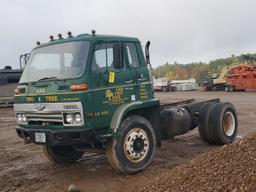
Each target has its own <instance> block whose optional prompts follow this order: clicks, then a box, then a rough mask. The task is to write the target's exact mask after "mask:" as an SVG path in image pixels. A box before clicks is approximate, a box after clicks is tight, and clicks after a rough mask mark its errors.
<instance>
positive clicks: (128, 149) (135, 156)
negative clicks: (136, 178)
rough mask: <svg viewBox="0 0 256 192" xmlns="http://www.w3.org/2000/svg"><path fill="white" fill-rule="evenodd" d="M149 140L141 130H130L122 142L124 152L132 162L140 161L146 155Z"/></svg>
mask: <svg viewBox="0 0 256 192" xmlns="http://www.w3.org/2000/svg"><path fill="white" fill-rule="evenodd" d="M148 151H149V140H148V136H147V133H146V132H145V131H144V130H143V129H141V128H134V129H132V130H131V131H130V132H129V133H128V134H127V136H126V137H125V140H124V152H125V155H126V157H127V158H128V159H129V160H130V161H132V162H139V161H142V160H143V159H144V158H145V157H146V156H147V154H148Z"/></svg>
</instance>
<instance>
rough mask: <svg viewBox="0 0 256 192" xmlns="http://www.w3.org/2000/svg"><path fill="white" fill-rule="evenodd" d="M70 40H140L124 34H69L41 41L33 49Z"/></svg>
mask: <svg viewBox="0 0 256 192" xmlns="http://www.w3.org/2000/svg"><path fill="white" fill-rule="evenodd" d="M72 41H90V42H96V41H125V42H140V41H139V39H138V38H135V37H126V36H120V35H98V34H95V35H93V34H87V33H84V34H80V35H77V36H71V37H70V36H69V37H66V38H57V39H54V40H50V41H49V42H46V43H42V44H40V45H38V46H36V47H35V48H34V49H37V48H39V47H44V46H48V45H54V44H59V43H66V42H72Z"/></svg>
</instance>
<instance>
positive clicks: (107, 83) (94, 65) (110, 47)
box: [91, 42, 135, 129]
mask: <svg viewBox="0 0 256 192" xmlns="http://www.w3.org/2000/svg"><path fill="white" fill-rule="evenodd" d="M91 79H92V86H93V96H94V117H93V120H92V122H93V127H94V128H96V129H97V128H102V127H106V128H107V127H108V126H109V124H110V122H111V119H112V115H113V113H114V112H115V110H116V109H117V107H118V106H120V105H121V104H123V103H126V102H130V100H131V99H132V97H133V95H135V90H134V88H133V86H134V82H133V81H132V76H131V73H127V71H126V68H125V67H124V63H123V57H122V49H121V43H120V42H103V43H102V42H101V43H97V44H96V46H95V48H94V53H93V56H92V62H91Z"/></svg>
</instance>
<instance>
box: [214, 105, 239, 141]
mask: <svg viewBox="0 0 256 192" xmlns="http://www.w3.org/2000/svg"><path fill="white" fill-rule="evenodd" d="M210 129H211V130H212V134H213V138H214V141H215V143H216V144H218V145H224V144H227V143H232V142H233V141H234V140H235V138H236V135H237V129H238V121H237V113H236V110H235V107H234V106H233V105H232V104H231V103H228V102H227V103H218V104H216V105H215V106H214V107H213V108H212V111H211V114H210Z"/></svg>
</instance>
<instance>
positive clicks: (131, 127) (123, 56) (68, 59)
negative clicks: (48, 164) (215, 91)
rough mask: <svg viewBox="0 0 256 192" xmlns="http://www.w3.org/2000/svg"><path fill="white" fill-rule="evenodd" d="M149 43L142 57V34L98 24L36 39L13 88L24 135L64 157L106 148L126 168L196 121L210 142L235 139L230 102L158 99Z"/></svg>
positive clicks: (145, 160)
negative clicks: (87, 30) (101, 31)
mask: <svg viewBox="0 0 256 192" xmlns="http://www.w3.org/2000/svg"><path fill="white" fill-rule="evenodd" d="M149 45H150V43H149V42H147V44H146V46H145V59H144V55H143V51H142V47H141V44H140V41H139V40H138V39H137V38H132V37H123V36H114V35H96V34H95V31H92V34H81V35H78V36H73V35H72V34H71V32H68V37H67V38H63V37H62V35H61V34H59V35H58V38H57V39H54V37H53V36H50V42H48V43H44V44H40V42H37V46H36V47H35V48H34V49H33V50H32V52H31V56H30V59H29V61H28V64H27V65H26V67H25V70H24V72H23V74H22V77H21V79H20V82H19V84H18V86H17V88H16V90H15V93H16V94H15V105H14V110H15V114H16V118H17V128H16V132H17V134H18V135H19V137H21V138H23V139H24V140H25V142H26V143H29V142H32V143H35V144H40V145H42V147H43V150H44V152H45V154H46V156H47V157H48V158H49V159H50V160H51V161H53V162H54V163H60V164H70V163H73V162H75V161H77V160H78V159H80V158H81V157H82V155H83V153H84V152H85V151H87V150H91V149H103V150H105V151H106V155H107V158H108V160H109V162H110V164H111V166H112V167H113V168H114V169H115V170H117V171H120V172H123V173H127V174H131V173H135V172H138V171H140V170H143V169H145V168H146V167H147V166H148V165H149V164H150V163H151V161H152V159H153V157H154V155H155V151H156V147H160V146H161V141H162V140H163V139H170V138H173V137H175V136H176V135H179V134H183V133H186V132H188V131H190V130H192V129H194V128H196V127H198V128H199V133H200V136H201V138H202V139H203V140H204V141H206V142H207V143H209V144H217V145H223V144H227V143H231V142H233V141H234V139H235V138H236V135H237V129H238V124H237V115H236V110H235V108H234V106H233V105H232V104H231V103H228V102H225V103H222V102H220V101H219V99H212V100H208V101H195V100H193V99H191V100H187V101H182V102H177V103H168V104H164V105H162V104H160V102H159V100H158V99H156V98H154V92H153V86H152V82H151V79H152V78H151V75H150V74H151V73H150V70H149V68H150V67H148V65H150V58H149Z"/></svg>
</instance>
